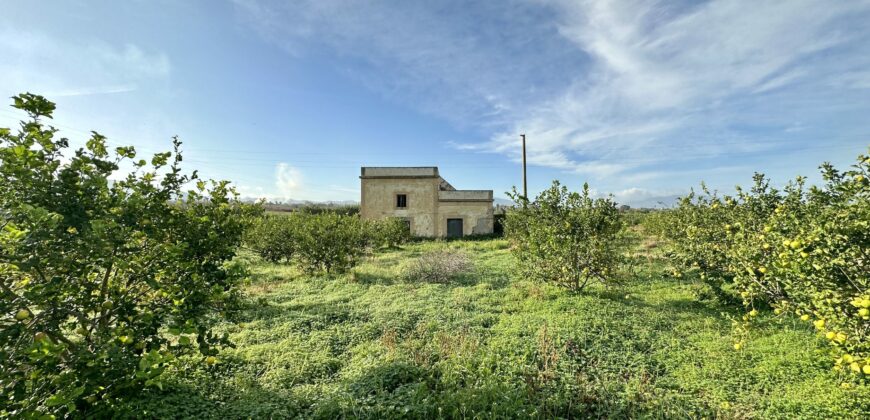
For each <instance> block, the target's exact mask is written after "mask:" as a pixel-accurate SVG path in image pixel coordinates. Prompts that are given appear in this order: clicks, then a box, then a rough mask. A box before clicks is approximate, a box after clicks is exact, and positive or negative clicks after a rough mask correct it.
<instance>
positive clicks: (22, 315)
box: [15, 309, 30, 321]
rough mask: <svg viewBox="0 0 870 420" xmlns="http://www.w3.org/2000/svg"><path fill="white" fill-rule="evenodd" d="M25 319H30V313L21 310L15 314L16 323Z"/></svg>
mask: <svg viewBox="0 0 870 420" xmlns="http://www.w3.org/2000/svg"><path fill="white" fill-rule="evenodd" d="M27 318H30V311H28V310H27V309H21V310H20V311H18V312H17V313H16V314H15V319H16V320H18V321H24V320H25V319H27Z"/></svg>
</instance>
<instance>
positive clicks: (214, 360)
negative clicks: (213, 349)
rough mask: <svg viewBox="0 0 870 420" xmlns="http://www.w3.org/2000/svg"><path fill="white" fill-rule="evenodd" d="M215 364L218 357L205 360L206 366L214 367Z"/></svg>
mask: <svg viewBox="0 0 870 420" xmlns="http://www.w3.org/2000/svg"><path fill="white" fill-rule="evenodd" d="M215 363H217V357H214V356H209V357H206V358H205V364H207V365H209V366H211V365H214V364H215Z"/></svg>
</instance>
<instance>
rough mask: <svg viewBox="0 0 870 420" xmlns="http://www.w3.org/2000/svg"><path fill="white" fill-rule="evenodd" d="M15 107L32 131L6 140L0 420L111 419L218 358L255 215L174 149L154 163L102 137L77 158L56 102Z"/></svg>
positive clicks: (0, 177) (0, 144)
mask: <svg viewBox="0 0 870 420" xmlns="http://www.w3.org/2000/svg"><path fill="white" fill-rule="evenodd" d="M13 106H14V107H16V108H18V109H21V110H23V111H26V112H27V113H28V114H29V120H27V121H24V122H22V123H21V125H20V127H19V128H18V130H17V132H13V131H12V130H11V129H7V128H4V129H0V296H2V297H0V417H7V416H8V417H14V418H29V417H51V416H57V417H63V416H68V415H70V414H71V413H74V412H77V413H79V414H81V413H88V415H90V416H95V417H101V416H106V415H108V414H107V413H109V412H112V411H113V410H114V409H115V408H117V407H118V406H119V404H121V403H122V402H123V400H124V398H125V397H126V396H129V395H131V394H133V393H136V392H137V390H139V389H142V387H146V386H160V376H161V374H162V373H163V371H164V370H165V369H166V368H167V366H168V365H169V364H171V363H172V361H173V360H174V359H175V358H176V357H178V356H179V355H182V354H191V355H198V357H201V358H202V359H203V362H204V363H205V362H207V361H209V360H212V361H214V360H217V359H216V355H217V354H218V351H219V349H220V348H221V347H223V346H226V345H229V344H230V343H229V342H228V341H227V340H226V337H225V336H218V335H215V334H214V333H213V332H212V329H211V325H212V323H213V322H214V321H215V320H216V319H217V318H218V316H219V313H220V312H221V311H224V310H226V309H227V308H231V307H232V305H233V303H234V301H235V299H234V298H235V296H236V295H237V292H236V290H237V289H236V285H237V282H238V281H239V279H240V278H241V277H242V276H243V274H244V273H243V271H242V270H241V269H240V267H237V266H235V265H233V264H231V263H230V261H231V259H232V258H233V256H234V255H235V252H236V250H237V248H238V246H239V243H240V240H241V235H242V232H243V230H244V228H245V225H246V223H247V220H248V219H249V218H250V217H252V216H254V215H255V214H256V213H257V212H258V211H259V209H258V208H256V207H252V206H246V205H242V204H240V203H239V202H237V201H236V199H235V194H234V192H233V190H232V188H231V187H230V186H229V185H228V184H227V183H226V182H205V181H203V180H200V179H199V178H198V177H197V175H196V173H195V172H194V173H193V174H191V175H185V174H183V173H182V171H181V167H180V163H181V160H182V158H181V154H180V153H179V146H180V144H181V143H180V142H179V141H178V140H177V139H176V140H175V141H174V146H175V147H174V151H173V152H167V153H158V154H156V155H154V156H153V157H151V159H150V161H147V160H145V159H137V154H136V151H135V150H134V148H132V147H118V148H116V149H114V151H110V150H109V146H108V143H107V140H106V138H105V137H103V136H102V135H100V134H98V133H96V132H94V133H93V134H92V136H91V138H90V139H89V140H88V141H87V145H86V147H84V148H81V149H78V150H75V151H70V150H69V142H68V140H67V139H65V138H57V136H56V130H55V129H54V128H52V127H51V126H47V125H45V124H44V123H43V120H44V119H47V118H51V116H52V113H53V111H54V108H55V107H54V104H53V103H51V102H50V101H48V100H46V99H45V98H43V97H41V96H38V95H33V94H22V95H20V96H16V97H14V105H13ZM122 165H126V166H127V167H129V168H131V171H130V172H129V173H127V174H126V175H124V174H123V173H121V172H120V169H119V168H121V167H122ZM186 185H193V186H195V189H193V190H189V191H187V190H185V186H186ZM101 413H102V414H101Z"/></svg>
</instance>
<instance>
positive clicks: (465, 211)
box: [436, 201, 493, 236]
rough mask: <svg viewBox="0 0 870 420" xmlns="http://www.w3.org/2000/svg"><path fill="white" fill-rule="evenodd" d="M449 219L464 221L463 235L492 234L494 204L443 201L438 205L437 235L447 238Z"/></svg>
mask: <svg viewBox="0 0 870 420" xmlns="http://www.w3.org/2000/svg"><path fill="white" fill-rule="evenodd" d="M447 219H462V234H463V235H485V234H490V233H492V229H493V218H492V203H491V202H486V201H468V202H463V201H441V202H440V203H438V221H437V223H436V227H437V229H436V235H438V236H447Z"/></svg>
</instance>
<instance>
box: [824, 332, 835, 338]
mask: <svg viewBox="0 0 870 420" xmlns="http://www.w3.org/2000/svg"><path fill="white" fill-rule="evenodd" d="M836 336H837V334H835V333H834V332H833V331H828V332H827V333H826V334H825V338H827V339H828V340H833V339H834V337H836Z"/></svg>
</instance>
